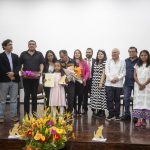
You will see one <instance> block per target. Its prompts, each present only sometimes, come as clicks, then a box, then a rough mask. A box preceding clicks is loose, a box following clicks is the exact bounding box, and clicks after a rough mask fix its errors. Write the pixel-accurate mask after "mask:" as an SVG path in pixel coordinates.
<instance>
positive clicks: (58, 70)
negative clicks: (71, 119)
mask: <svg viewBox="0 0 150 150" xmlns="http://www.w3.org/2000/svg"><path fill="white" fill-rule="evenodd" d="M53 74H54V87H51V90H50V99H49V106H51V108H52V112H53V114H54V116H55V115H56V108H57V107H59V108H60V113H61V114H62V113H63V112H64V107H66V96H65V88H64V85H62V84H60V83H59V81H60V80H61V77H62V76H63V75H64V72H63V70H62V67H61V64H60V62H59V61H56V62H55V64H54V73H53Z"/></svg>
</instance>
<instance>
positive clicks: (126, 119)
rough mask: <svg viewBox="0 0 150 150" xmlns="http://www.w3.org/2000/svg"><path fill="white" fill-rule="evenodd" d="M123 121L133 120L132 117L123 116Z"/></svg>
mask: <svg viewBox="0 0 150 150" xmlns="http://www.w3.org/2000/svg"><path fill="white" fill-rule="evenodd" d="M121 120H122V121H130V120H131V116H129V115H123V116H122V117H121Z"/></svg>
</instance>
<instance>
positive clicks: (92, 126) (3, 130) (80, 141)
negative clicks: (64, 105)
mask: <svg viewBox="0 0 150 150" xmlns="http://www.w3.org/2000/svg"><path fill="white" fill-rule="evenodd" d="M42 108H43V105H42V104H40V105H38V109H42ZM6 115H7V116H8V115H9V109H8V106H7V109H6ZM22 117H23V105H22V104H21V105H20V120H21V119H22ZM100 125H104V130H103V133H104V134H103V135H104V137H105V138H107V141H106V142H105V143H100V142H93V141H92V138H93V135H94V131H96V130H97V128H98V126H100ZM12 127H13V122H12V121H10V119H9V117H7V118H6V120H5V122H4V123H2V124H0V150H22V148H23V147H24V145H25V143H24V141H21V140H13V139H8V134H9V129H11V128H12ZM74 132H75V135H76V139H75V140H73V141H68V142H67V143H66V147H65V148H64V150H150V122H147V127H146V128H135V127H134V124H133V123H132V121H131V122H130V121H127V122H122V121H107V120H105V119H100V118H96V117H93V116H92V113H91V111H89V113H88V115H87V116H81V117H76V118H74Z"/></svg>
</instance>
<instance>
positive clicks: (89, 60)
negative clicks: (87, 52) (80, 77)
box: [86, 58, 92, 78]
mask: <svg viewBox="0 0 150 150" xmlns="http://www.w3.org/2000/svg"><path fill="white" fill-rule="evenodd" d="M86 62H87V64H88V66H89V63H90V66H89V68H90V78H91V77H92V74H91V73H92V58H90V59H88V58H86Z"/></svg>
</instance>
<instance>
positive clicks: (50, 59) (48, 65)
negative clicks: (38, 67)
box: [43, 50, 57, 107]
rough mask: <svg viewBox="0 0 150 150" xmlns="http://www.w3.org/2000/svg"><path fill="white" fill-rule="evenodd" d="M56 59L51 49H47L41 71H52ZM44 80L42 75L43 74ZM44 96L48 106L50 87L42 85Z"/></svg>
mask: <svg viewBox="0 0 150 150" xmlns="http://www.w3.org/2000/svg"><path fill="white" fill-rule="evenodd" d="M56 61H57V58H56V55H55V53H54V52H53V51H52V50H48V51H47V52H46V55H45V64H44V71H43V73H53V72H54V64H55V62H56ZM43 81H44V76H43ZM44 91H45V97H46V99H47V100H46V106H47V107H48V106H49V96H50V88H49V87H44Z"/></svg>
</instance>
